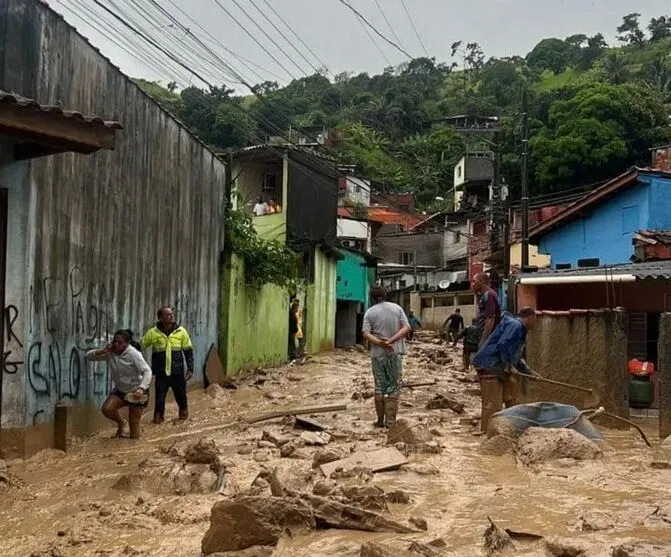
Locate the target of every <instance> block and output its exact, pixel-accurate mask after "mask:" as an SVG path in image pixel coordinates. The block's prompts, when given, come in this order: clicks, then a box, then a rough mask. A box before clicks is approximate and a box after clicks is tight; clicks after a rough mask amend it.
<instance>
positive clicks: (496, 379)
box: [473, 307, 536, 431]
mask: <svg viewBox="0 0 671 557" xmlns="http://www.w3.org/2000/svg"><path fill="white" fill-rule="evenodd" d="M535 321H536V310H535V309H534V308H530V307H524V308H522V309H521V310H520V314H519V316H514V315H510V314H504V315H503V317H502V318H501V321H500V322H499V324H498V325H497V326H496V328H495V329H494V331H492V333H491V335H489V337H487V340H485V343H484V344H483V345H482V347H481V348H480V350H479V351H478V353H477V354H476V355H475V358H473V365H474V366H475V369H476V370H477V371H478V377H479V378H480V390H481V391H482V414H481V419H480V427H481V429H482V431H487V424H488V423H489V418H491V416H492V415H493V414H495V413H496V412H498V411H500V410H501V408H502V406H503V404H504V403H505V405H506V408H510V407H511V406H515V405H516V404H517V381H516V380H515V377H514V376H513V375H512V373H511V372H510V367H514V368H515V369H516V370H517V371H518V372H520V373H523V374H525V375H529V376H534V375H536V373H535V372H534V371H533V370H532V369H531V368H530V367H529V366H528V365H527V362H526V360H525V359H524V348H525V343H526V340H527V331H528V330H529V329H531V327H533V324H534V322H535Z"/></svg>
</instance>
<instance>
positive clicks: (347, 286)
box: [336, 249, 370, 309]
mask: <svg viewBox="0 0 671 557" xmlns="http://www.w3.org/2000/svg"><path fill="white" fill-rule="evenodd" d="M339 251H340V253H341V254H342V255H343V257H344V259H341V260H340V261H338V265H337V269H338V280H337V284H336V298H337V299H338V300H344V301H347V302H359V303H361V304H363V305H364V306H365V307H366V309H367V307H368V291H369V290H370V286H369V282H368V280H369V279H368V275H369V273H368V270H369V269H368V267H366V258H365V257H363V256H362V255H360V254H358V253H355V252H352V251H349V250H347V249H340V250H339Z"/></svg>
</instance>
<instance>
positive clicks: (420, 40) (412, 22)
mask: <svg viewBox="0 0 671 557" xmlns="http://www.w3.org/2000/svg"><path fill="white" fill-rule="evenodd" d="M401 4H402V5H403V10H405V15H407V16H408V21H410V26H411V27H412V30H413V31H414V32H415V36H416V37H417V40H418V41H419V44H420V45H422V50H424V54H426V57H427V58H430V56H429V51H428V50H426V46H425V45H424V41H423V40H422V37H421V35H420V34H419V32H418V31H417V27H416V26H415V22H414V21H413V19H412V16H411V15H410V10H408V6H407V5H406V3H405V0H401Z"/></svg>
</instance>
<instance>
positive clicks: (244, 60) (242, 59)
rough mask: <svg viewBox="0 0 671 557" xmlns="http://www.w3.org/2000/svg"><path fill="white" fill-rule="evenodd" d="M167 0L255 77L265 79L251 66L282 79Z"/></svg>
mask: <svg viewBox="0 0 671 557" xmlns="http://www.w3.org/2000/svg"><path fill="white" fill-rule="evenodd" d="M168 2H169V3H170V4H171V5H172V6H173V7H174V8H175V9H176V10H177V11H179V13H181V14H182V15H183V16H184V17H186V18H187V19H188V20H189V21H190V22H191V23H193V24H194V25H195V26H196V27H198V28H199V29H200V30H201V31H202V32H203V33H205V35H207V36H208V37H209V38H210V40H212V41H213V42H214V43H215V44H216V45H217V46H219V47H220V48H221V49H223V50H224V51H226V52H228V53H229V54H230V55H231V56H233V57H234V58H235V59H236V60H238V61H240V62H241V63H242V64H243V65H244V66H245V67H246V68H247V69H248V70H249V71H250V72H252V73H253V74H254V75H255V76H256V77H258V78H259V79H260V80H261V81H265V78H264V77H263V76H262V75H261V74H259V73H258V72H257V71H256V70H254V69H252V67H251V66H254V67H255V68H257V69H259V70H261V71H263V72H265V73H267V74H268V75H270V76H272V77H274V78H276V79H282V78H281V77H280V76H279V75H277V74H276V73H274V72H272V71H270V70H269V69H267V68H264V67H263V66H260V65H259V64H256V63H255V62H252V61H251V60H249V59H247V58H245V57H243V56H241V55H240V54H238V53H236V52H234V51H233V50H231V49H230V48H228V47H227V46H226V45H224V44H223V43H222V42H221V41H220V40H219V39H217V38H216V37H215V36H214V35H213V34H212V33H210V32H209V31H208V30H207V29H205V28H204V27H203V26H202V25H201V24H200V23H198V22H197V21H196V20H195V19H193V18H192V17H191V16H190V15H189V14H188V13H186V12H185V11H184V10H183V9H182V8H180V7H179V6H178V5H177V4H175V2H174V1H173V0H168Z"/></svg>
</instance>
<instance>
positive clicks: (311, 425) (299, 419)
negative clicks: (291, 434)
mask: <svg viewBox="0 0 671 557" xmlns="http://www.w3.org/2000/svg"><path fill="white" fill-rule="evenodd" d="M293 425H294V427H295V428H296V429H304V430H306V431H325V430H326V426H325V425H324V424H322V423H321V422H318V421H317V420H313V419H311V418H305V417H303V416H296V419H295V420H294V424H293Z"/></svg>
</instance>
